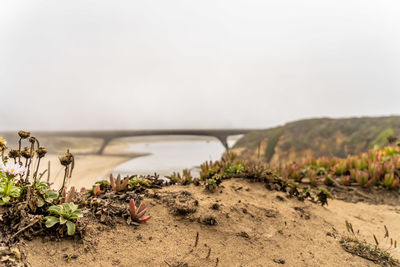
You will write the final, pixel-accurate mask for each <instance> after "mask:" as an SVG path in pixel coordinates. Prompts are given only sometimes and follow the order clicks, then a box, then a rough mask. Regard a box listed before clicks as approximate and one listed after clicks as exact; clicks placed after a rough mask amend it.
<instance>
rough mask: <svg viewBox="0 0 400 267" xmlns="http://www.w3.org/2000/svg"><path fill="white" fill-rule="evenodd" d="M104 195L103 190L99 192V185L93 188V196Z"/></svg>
mask: <svg viewBox="0 0 400 267" xmlns="http://www.w3.org/2000/svg"><path fill="white" fill-rule="evenodd" d="M103 193H104V190H101V188H100V185H96V186H95V187H94V188H93V195H95V196H98V195H101V194H103Z"/></svg>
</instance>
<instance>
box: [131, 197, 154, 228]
mask: <svg viewBox="0 0 400 267" xmlns="http://www.w3.org/2000/svg"><path fill="white" fill-rule="evenodd" d="M129 210H130V212H131V217H132V219H134V220H135V221H137V222H139V223H142V222H146V221H148V220H150V218H151V216H144V215H145V214H146V211H147V208H146V206H145V205H143V204H142V203H140V204H139V207H136V204H135V200H134V199H131V200H130V201H129Z"/></svg>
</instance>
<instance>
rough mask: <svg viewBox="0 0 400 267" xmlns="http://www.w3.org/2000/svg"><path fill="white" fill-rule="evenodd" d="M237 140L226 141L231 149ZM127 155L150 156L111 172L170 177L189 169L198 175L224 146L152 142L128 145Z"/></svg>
mask: <svg viewBox="0 0 400 267" xmlns="http://www.w3.org/2000/svg"><path fill="white" fill-rule="evenodd" d="M237 139H238V137H232V138H229V139H228V144H229V146H232V145H233V144H234V143H235V142H236V141H237ZM127 150H128V151H130V152H146V153H151V155H148V156H144V157H139V158H134V159H132V160H130V161H127V162H125V163H123V164H121V165H119V166H118V167H117V168H115V169H114V171H113V172H114V173H121V174H123V175H127V174H153V173H154V172H156V173H158V174H160V175H161V176H166V175H170V174H171V173H172V172H174V171H179V172H182V170H183V169H191V171H192V174H194V175H196V174H197V173H198V168H196V167H198V166H199V165H200V164H201V163H203V162H204V161H206V160H218V159H220V158H221V156H222V154H223V153H224V152H225V148H224V146H223V145H222V144H221V143H220V142H219V141H217V140H215V141H214V140H209V141H205V140H190V141H176V140H173V141H154V142H145V143H138V144H134V145H131V146H130V147H129V148H127Z"/></svg>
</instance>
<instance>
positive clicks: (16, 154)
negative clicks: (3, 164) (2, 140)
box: [8, 149, 19, 159]
mask: <svg viewBox="0 0 400 267" xmlns="http://www.w3.org/2000/svg"><path fill="white" fill-rule="evenodd" d="M8 157H9V158H11V159H16V158H18V157H19V151H18V150H16V149H11V150H10V151H9V152H8Z"/></svg>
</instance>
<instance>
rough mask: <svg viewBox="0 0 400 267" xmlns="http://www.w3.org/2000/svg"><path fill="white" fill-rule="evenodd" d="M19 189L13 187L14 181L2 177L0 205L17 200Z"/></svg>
mask: <svg viewBox="0 0 400 267" xmlns="http://www.w3.org/2000/svg"><path fill="white" fill-rule="evenodd" d="M20 195H21V188H20V187H18V186H16V185H15V179H14V178H13V177H11V176H9V175H5V177H4V175H3V179H1V181H0V205H4V204H7V203H9V202H10V200H11V198H19V197H20Z"/></svg>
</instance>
